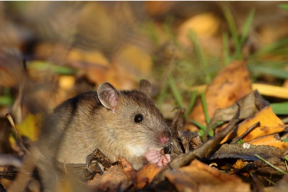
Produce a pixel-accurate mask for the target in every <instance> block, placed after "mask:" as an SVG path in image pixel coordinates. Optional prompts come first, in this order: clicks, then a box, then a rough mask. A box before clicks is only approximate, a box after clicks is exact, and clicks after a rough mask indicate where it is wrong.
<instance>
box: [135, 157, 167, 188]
mask: <svg viewBox="0 0 288 192" xmlns="http://www.w3.org/2000/svg"><path fill="white" fill-rule="evenodd" d="M161 168H162V167H159V166H157V165H156V164H151V163H150V164H147V165H145V166H143V167H142V168H141V169H140V170H139V171H138V172H137V174H136V180H137V186H138V188H139V189H142V188H143V187H145V186H146V184H149V183H151V182H152V180H153V178H154V177H155V175H156V174H157V173H158V172H159V171H160V169H161Z"/></svg>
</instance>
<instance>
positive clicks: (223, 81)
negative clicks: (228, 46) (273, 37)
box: [188, 61, 252, 130]
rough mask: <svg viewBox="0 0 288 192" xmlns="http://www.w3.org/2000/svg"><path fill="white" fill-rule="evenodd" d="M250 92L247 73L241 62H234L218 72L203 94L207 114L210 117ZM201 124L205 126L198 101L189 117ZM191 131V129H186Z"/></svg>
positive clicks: (201, 108) (200, 104) (250, 87)
mask: <svg viewBox="0 0 288 192" xmlns="http://www.w3.org/2000/svg"><path fill="white" fill-rule="evenodd" d="M251 91H252V86H251V81H250V76H249V71H248V70H247V67H246V64H245V63H244V62H242V61H235V62H233V63H231V64H229V65H228V66H227V67H226V68H225V69H223V70H222V71H220V72H219V74H218V75H217V76H216V77H215V78H214V80H213V82H212V84H210V85H209V86H208V87H207V90H206V92H205V96H206V102H207V106H208V114H209V116H210V117H212V116H213V115H214V113H215V111H216V110H217V109H219V108H225V107H228V106H230V105H232V104H234V103H235V101H237V100H239V99H240V98H241V97H243V96H245V95H247V94H248V93H250V92H251ZM189 118H190V119H194V120H196V121H198V122H200V123H201V124H206V121H205V117H204V112H203V107H202V103H201V102H200V101H198V103H197V104H196V106H195V107H194V109H193V111H192V113H191V114H190V116H189ZM188 129H189V130H192V129H193V127H192V126H190V127H188Z"/></svg>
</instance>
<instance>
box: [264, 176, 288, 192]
mask: <svg viewBox="0 0 288 192" xmlns="http://www.w3.org/2000/svg"><path fill="white" fill-rule="evenodd" d="M287 188H288V175H285V176H284V177H283V178H282V179H281V180H280V181H279V182H278V183H276V185H275V186H272V187H267V188H264V192H282V191H286V190H287Z"/></svg>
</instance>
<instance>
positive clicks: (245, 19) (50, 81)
mask: <svg viewBox="0 0 288 192" xmlns="http://www.w3.org/2000/svg"><path fill="white" fill-rule="evenodd" d="M287 21H288V6H287V4H284V2H275V1H273V2H171V1H170V2H0V29H1V30H0V116H1V117H4V116H5V114H6V113H7V112H11V111H12V114H13V115H14V118H15V121H16V123H20V122H21V121H22V120H23V119H25V118H26V117H27V116H28V115H29V114H37V113H39V112H43V111H46V112H50V111H51V110H52V109H53V108H54V107H55V106H57V105H58V104H59V103H61V102H62V101H64V100H66V99H67V98H69V97H72V96H75V95H76V94H78V93H81V92H85V91H90V90H95V88H96V87H97V85H99V84H100V83H102V82H104V81H109V82H110V83H111V84H113V85H115V87H116V88H118V89H133V88H137V86H138V82H139V80H140V79H141V78H146V79H148V80H149V81H150V82H151V83H152V84H153V86H154V90H153V95H154V97H153V98H154V99H155V101H156V102H157V105H158V107H160V110H161V111H162V112H163V113H164V116H165V117H167V118H169V117H172V114H171V112H172V109H173V108H175V106H177V98H176V102H175V93H174V94H173V90H172V89H173V87H175V86H176V87H177V88H178V90H179V94H178V95H181V97H183V101H184V106H185V107H187V106H186V103H187V102H189V99H190V97H191V91H190V88H191V87H193V86H196V85H203V84H209V83H211V81H212V80H213V78H214V77H215V75H216V74H217V73H218V72H219V70H221V69H222V68H224V67H225V66H227V65H228V64H229V63H230V62H232V61H234V60H243V61H245V62H246V63H247V67H248V69H249V71H250V73H251V75H252V76H251V78H252V81H253V82H262V83H263V82H264V83H266V84H273V85H281V86H282V85H283V86H288V85H287V84H286V79H287V72H286V70H287V59H288V55H287V51H288V36H287V35H288V23H287ZM176 97H177V94H176ZM17 106H18V107H17ZM20 106H21V107H20ZM17 114H18V115H17Z"/></svg>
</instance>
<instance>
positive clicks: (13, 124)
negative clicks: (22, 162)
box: [6, 113, 30, 153]
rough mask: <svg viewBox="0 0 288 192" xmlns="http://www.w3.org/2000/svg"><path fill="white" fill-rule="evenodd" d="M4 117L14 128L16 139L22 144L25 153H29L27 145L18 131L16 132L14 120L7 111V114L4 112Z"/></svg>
mask: <svg viewBox="0 0 288 192" xmlns="http://www.w3.org/2000/svg"><path fill="white" fill-rule="evenodd" d="M6 118H7V119H8V120H9V122H10V124H11V126H12V127H13V129H14V131H15V133H16V135H17V137H18V139H19V140H20V144H21V145H22V147H23V149H24V151H25V152H26V153H30V152H29V150H28V149H27V147H26V146H25V143H24V141H23V139H22V137H21V135H20V134H19V132H18V130H17V128H16V126H15V123H14V121H13V118H12V116H11V115H10V114H9V113H7V114H6Z"/></svg>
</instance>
